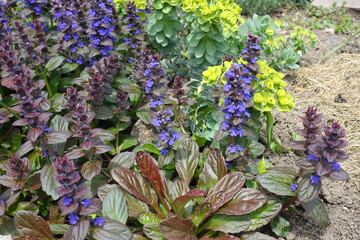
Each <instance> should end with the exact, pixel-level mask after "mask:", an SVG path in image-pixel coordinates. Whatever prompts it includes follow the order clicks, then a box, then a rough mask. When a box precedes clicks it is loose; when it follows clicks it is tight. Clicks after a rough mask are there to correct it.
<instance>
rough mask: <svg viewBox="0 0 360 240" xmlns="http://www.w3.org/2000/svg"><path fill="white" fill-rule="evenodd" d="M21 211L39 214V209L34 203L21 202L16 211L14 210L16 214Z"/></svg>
mask: <svg viewBox="0 0 360 240" xmlns="http://www.w3.org/2000/svg"><path fill="white" fill-rule="evenodd" d="M20 210H25V211H30V212H33V213H35V214H38V213H39V207H38V206H37V205H36V204H35V203H32V202H19V204H18V205H17V206H16V209H15V210H14V213H16V212H17V211H20ZM9 214H13V212H10V213H9Z"/></svg>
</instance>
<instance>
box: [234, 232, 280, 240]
mask: <svg viewBox="0 0 360 240" xmlns="http://www.w3.org/2000/svg"><path fill="white" fill-rule="evenodd" d="M240 240H276V238H273V237H270V236H268V235H265V234H262V233H259V232H255V233H245V234H241V236H240Z"/></svg>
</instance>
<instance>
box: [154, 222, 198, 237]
mask: <svg viewBox="0 0 360 240" xmlns="http://www.w3.org/2000/svg"><path fill="white" fill-rule="evenodd" d="M195 228H196V227H195V225H194V224H193V223H192V222H191V221H190V220H188V219H185V218H180V217H177V216H173V217H169V218H167V219H165V220H163V221H162V222H161V223H160V224H159V230H160V232H161V233H162V234H163V235H164V237H166V238H167V239H171V240H184V239H186V240H197V239H198V238H197V237H196V235H195Z"/></svg>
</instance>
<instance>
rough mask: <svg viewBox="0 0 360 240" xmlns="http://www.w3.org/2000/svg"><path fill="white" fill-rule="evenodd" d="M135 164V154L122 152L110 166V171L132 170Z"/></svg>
mask: <svg viewBox="0 0 360 240" xmlns="http://www.w3.org/2000/svg"><path fill="white" fill-rule="evenodd" d="M134 162H135V153H133V152H122V153H119V154H118V155H116V156H115V157H114V158H113V159H112V160H111V161H110V164H109V169H110V170H111V169H113V168H115V167H125V168H130V167H131V166H132V165H133V163H134Z"/></svg>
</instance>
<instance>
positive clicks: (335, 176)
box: [328, 168, 350, 181]
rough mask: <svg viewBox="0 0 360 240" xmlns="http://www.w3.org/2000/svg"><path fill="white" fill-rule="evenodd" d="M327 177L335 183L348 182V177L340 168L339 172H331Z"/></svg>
mask: <svg viewBox="0 0 360 240" xmlns="http://www.w3.org/2000/svg"><path fill="white" fill-rule="evenodd" d="M328 177H329V178H330V179H331V180H335V181H349V179H350V176H349V174H348V173H347V172H346V171H345V170H344V169H342V168H340V169H339V170H333V171H331V172H330V173H329V174H328Z"/></svg>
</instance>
